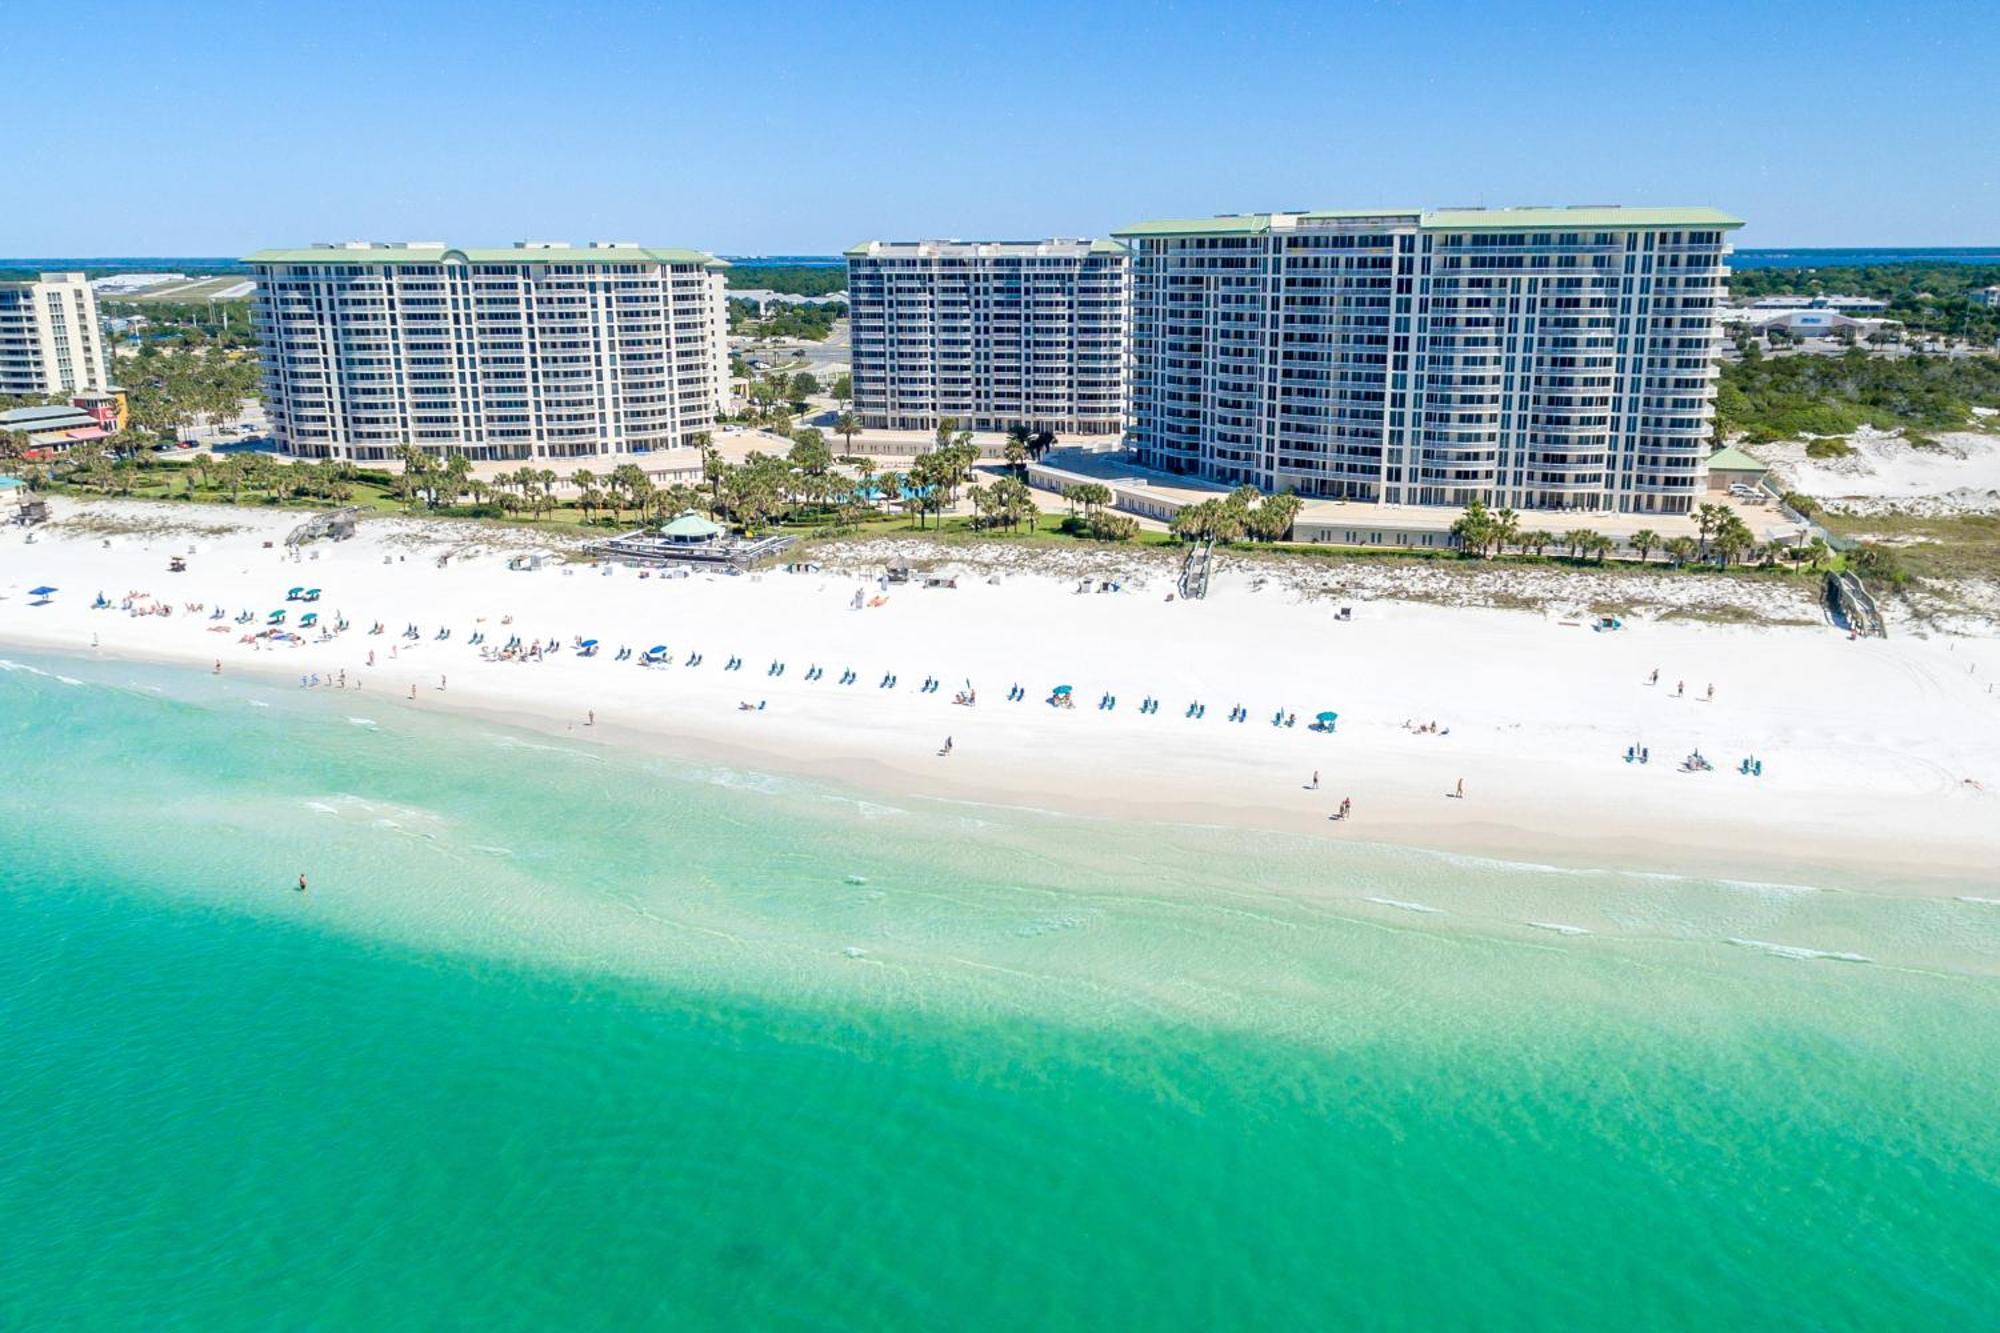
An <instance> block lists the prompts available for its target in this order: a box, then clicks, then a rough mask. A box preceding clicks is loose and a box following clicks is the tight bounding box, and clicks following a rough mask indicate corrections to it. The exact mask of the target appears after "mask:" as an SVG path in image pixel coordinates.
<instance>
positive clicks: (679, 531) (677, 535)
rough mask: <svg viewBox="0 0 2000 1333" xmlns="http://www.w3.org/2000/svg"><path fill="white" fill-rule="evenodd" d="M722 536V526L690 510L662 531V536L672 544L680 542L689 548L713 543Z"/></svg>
mask: <svg viewBox="0 0 2000 1333" xmlns="http://www.w3.org/2000/svg"><path fill="white" fill-rule="evenodd" d="M721 535H722V525H721V524H720V523H716V522H713V521H712V520H710V519H706V518H703V517H702V516H701V515H700V514H697V513H695V512H694V510H692V509H690V510H688V511H687V512H686V513H684V514H682V515H681V516H680V517H679V518H677V519H675V520H674V521H673V522H671V523H669V524H667V525H666V526H665V527H663V528H661V529H660V536H661V537H663V538H665V539H666V540H667V541H670V542H680V543H682V544H684V545H688V546H696V545H700V544H702V543H704V542H712V541H714V540H715V539H716V538H717V537H720V536H721Z"/></svg>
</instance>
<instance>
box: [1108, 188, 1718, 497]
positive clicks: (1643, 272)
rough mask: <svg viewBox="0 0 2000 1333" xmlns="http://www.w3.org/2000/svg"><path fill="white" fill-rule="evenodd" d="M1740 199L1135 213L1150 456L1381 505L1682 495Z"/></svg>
mask: <svg viewBox="0 0 2000 1333" xmlns="http://www.w3.org/2000/svg"><path fill="white" fill-rule="evenodd" d="M1740 225H1742V224H1741V223H1740V222H1739V221H1738V220H1737V219H1735V218H1732V217H1729V216H1727V215H1726V214H1723V213H1719V212H1716V211H1715V210H1713V209H1706V208H1604V207H1590V208H1524V209H1443V210H1436V211H1428V212H1426V211H1421V210H1373V211H1350V212H1318V213H1260V214H1243V215H1237V216H1230V217H1218V218H1207V219H1197V220H1189V221H1175V222H1153V223H1141V224H1139V225H1137V226H1134V227H1130V228H1126V229H1124V230H1121V231H1119V232H1116V233H1114V234H1115V235H1116V236H1117V237H1118V239H1120V240H1121V241H1123V242H1125V244H1126V245H1127V246H1128V247H1129V249H1130V251H1131V267H1132V343H1131V345H1132V354H1131V363H1130V377H1131V384H1130V412H1129V416H1128V421H1127V430H1128V437H1129V439H1130V441H1131V442H1132V444H1133V445H1134V446H1135V447H1136V449H1137V451H1138V453H1139V456H1140V459H1141V461H1143V462H1145V463H1147V464H1148V465H1150V466H1154V467H1158V468H1161V469H1164V470H1166V471H1169V472H1177V473H1184V474H1190V475H1199V476H1204V477H1208V478H1211V479H1213V480H1217V481H1222V482H1227V483H1231V484H1245V483H1247V484H1249V485H1254V486H1257V487H1259V488H1261V489H1264V490H1267V491H1278V490H1287V489H1290V490H1295V491H1297V492H1298V493H1299V494H1300V495H1303V496H1309V497H1323V498H1342V499H1356V500H1370V501H1378V502H1384V503H1390V504H1436V505H1452V506H1462V505H1464V504H1467V503H1469V502H1470V501H1472V500H1475V499H1477V500H1482V501H1485V502H1486V503H1488V504H1492V505H1496V506H1498V505H1507V506H1512V507H1513V508H1515V509H1520V510H1533V509H1573V510H1616V511H1627V512H1634V511H1636V512H1660V513H1685V512H1687V511H1688V510H1690V509H1691V508H1692V507H1693V506H1694V505H1695V503H1697V499H1698V497H1699V496H1700V494H1701V492H1702V490H1703V487H1704V471H1705V468H1704V461H1705V459H1706V457H1707V452H1708V444H1709V440H1710V437H1711V435H1712V432H1713V419H1714V400H1715V389H1716V380H1717V378H1718V376H1719V374H1720V369H1719V354H1720V347H1721V337H1722V334H1721V327H1720V324H1719V322H1718V311H1719V308H1720V306H1721V303H1722V298H1723V295H1724V284H1725V282H1726V279H1727V276H1728V269H1727V268H1726V267H1725V260H1726V256H1727V255H1728V253H1729V246H1728V243H1727V238H1728V234H1729V232H1730V231H1731V230H1733V229H1734V228H1736V227H1738V226H1740Z"/></svg>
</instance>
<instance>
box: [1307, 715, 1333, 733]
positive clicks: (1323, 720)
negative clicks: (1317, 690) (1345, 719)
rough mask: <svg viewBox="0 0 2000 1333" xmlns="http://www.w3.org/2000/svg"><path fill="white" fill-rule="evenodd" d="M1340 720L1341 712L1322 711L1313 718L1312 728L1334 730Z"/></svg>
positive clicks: (1315, 729)
mask: <svg viewBox="0 0 2000 1333" xmlns="http://www.w3.org/2000/svg"><path fill="white" fill-rule="evenodd" d="M1339 721H1340V714H1338V713H1321V714H1320V715H1319V716H1317V717H1315V718H1314V719H1313V725H1312V729H1313V730H1314V731H1332V730H1333V729H1334V725H1335V724H1336V723H1338V722H1339Z"/></svg>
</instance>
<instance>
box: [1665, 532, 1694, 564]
mask: <svg viewBox="0 0 2000 1333" xmlns="http://www.w3.org/2000/svg"><path fill="white" fill-rule="evenodd" d="M1660 550H1661V552H1662V553H1663V554H1664V555H1665V556H1666V557H1667V559H1669V560H1671V561H1673V562H1674V564H1675V565H1676V566H1680V565H1685V564H1687V562H1688V561H1690V560H1692V559H1694V558H1695V557H1696V556H1697V555H1699V554H1701V547H1700V546H1699V545H1698V544H1697V543H1696V541H1695V539H1694V538H1692V537H1669V538H1668V539H1667V540H1666V541H1665V542H1663V543H1661V546H1660Z"/></svg>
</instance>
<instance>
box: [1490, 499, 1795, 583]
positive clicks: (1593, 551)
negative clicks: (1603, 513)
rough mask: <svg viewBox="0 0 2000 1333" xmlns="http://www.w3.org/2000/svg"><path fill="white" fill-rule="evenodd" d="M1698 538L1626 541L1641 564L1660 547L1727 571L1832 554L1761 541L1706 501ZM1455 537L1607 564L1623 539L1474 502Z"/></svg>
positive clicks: (1497, 549) (1650, 536)
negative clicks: (1526, 519)
mask: <svg viewBox="0 0 2000 1333" xmlns="http://www.w3.org/2000/svg"><path fill="white" fill-rule="evenodd" d="M1693 517H1694V523H1695V532H1696V536H1693V537H1665V536H1662V535H1661V534H1660V533H1658V532H1656V531H1654V530H1653V529H1652V528H1640V529H1639V530H1638V531H1636V532H1634V533H1633V534H1632V535H1631V537H1629V538H1628V539H1627V540H1626V544H1627V545H1629V546H1630V547H1631V548H1632V550H1633V552H1634V553H1635V554H1637V556H1638V557H1639V560H1640V562H1641V563H1642V564H1643V563H1644V562H1645V561H1647V560H1649V559H1651V558H1652V555H1653V552H1655V551H1658V552H1659V553H1660V554H1661V555H1663V556H1665V557H1666V558H1667V560H1668V561H1669V562H1670V563H1672V564H1673V565H1675V566H1676V567H1679V566H1686V565H1693V564H1697V563H1703V562H1709V563H1713V564H1714V565H1715V567H1716V568H1717V569H1726V568H1728V567H1729V565H1731V564H1732V563H1754V564H1760V565H1766V566H1770V565H1776V564H1778V563H1780V562H1784V561H1790V562H1793V563H1805V562H1810V564H1811V566H1812V567H1813V568H1817V567H1818V566H1819V565H1820V563H1821V562H1823V561H1824V560H1825V559H1826V558H1827V556H1828V555H1829V554H1831V552H1830V551H1829V549H1828V547H1827V545H1826V543H1825V542H1824V541H1822V540H1821V539H1820V538H1818V537H1814V538H1813V539H1812V540H1811V541H1810V542H1807V543H1805V544H1804V545H1793V544H1791V543H1787V542H1759V541H1758V540H1757V536H1756V534H1755V533H1753V532H1752V531H1751V530H1750V525H1749V524H1747V523H1745V522H1744V521H1743V518H1742V516H1741V515H1740V514H1738V513H1737V512H1736V511H1735V510H1733V509H1731V508H1730V507H1729V506H1727V505H1719V504H1703V505H1700V506H1697V507H1696V509H1695V511H1694V515H1693ZM1451 535H1452V537H1453V538H1454V539H1455V540H1456V541H1457V542H1458V547H1459V549H1460V550H1461V551H1463V552H1465V553H1466V554H1468V555H1470V556H1473V557H1476V558H1479V559H1485V558H1487V557H1490V556H1495V555H1501V554H1504V553H1505V552H1506V551H1507V550H1508V548H1510V547H1511V548H1513V549H1514V550H1515V551H1518V552H1520V553H1521V554H1523V555H1532V556H1537V557H1539V556H1541V555H1543V554H1545V553H1547V552H1548V551H1551V550H1556V551H1561V552H1562V553H1563V554H1565V555H1567V556H1568V557H1569V558H1570V559H1572V560H1577V559H1594V560H1596V562H1597V563H1598V564H1603V563H1604V561H1605V559H1606V557H1608V556H1610V555H1611V553H1612V552H1614V551H1616V550H1617V549H1618V545H1619V543H1618V542H1617V541H1616V540H1615V539H1613V538H1611V537H1609V536H1607V535H1606V534H1604V533H1602V532H1598V531H1596V530H1595V529H1592V528H1569V529H1566V530H1565V531H1562V532H1555V531H1552V530H1550V529H1547V528H1526V527H1523V526H1522V521H1521V516H1520V515H1519V514H1518V513H1516V512H1515V511H1514V510H1512V509H1493V508H1490V507H1489V506H1488V505H1487V504H1486V503H1485V502H1484V501H1481V500H1474V501H1472V503H1470V504H1468V505H1467V506H1466V507H1465V512H1464V513H1463V514H1461V515H1460V516H1459V517H1458V519H1457V520H1456V521H1454V522H1453V523H1452V525H1451Z"/></svg>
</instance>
